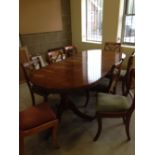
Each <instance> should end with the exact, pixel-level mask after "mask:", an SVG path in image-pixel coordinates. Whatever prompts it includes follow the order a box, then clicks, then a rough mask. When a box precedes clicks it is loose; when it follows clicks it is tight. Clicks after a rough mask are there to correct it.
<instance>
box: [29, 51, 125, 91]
mask: <svg viewBox="0 0 155 155" xmlns="http://www.w3.org/2000/svg"><path fill="white" fill-rule="evenodd" d="M121 58H125V54H122V53H115V52H104V51H103V50H101V49H93V50H85V51H82V52H79V53H78V54H77V55H75V56H73V57H70V58H67V59H66V60H64V61H61V62H58V63H55V64H50V65H47V66H46V67H43V68H41V69H39V70H37V71H35V72H34V74H33V75H32V77H31V81H32V83H33V84H35V85H36V86H40V87H42V88H46V89H48V90H51V91H58V92H59V91H62V90H63V91H67V90H72V89H79V88H89V87H91V86H93V84H95V83H96V82H98V81H99V80H100V79H101V78H102V77H104V76H105V75H106V73H107V72H108V71H109V70H110V69H111V66H112V65H113V64H115V63H117V62H119V61H120V59H121Z"/></svg>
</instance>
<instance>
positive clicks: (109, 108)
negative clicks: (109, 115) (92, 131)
mask: <svg viewBox="0 0 155 155" xmlns="http://www.w3.org/2000/svg"><path fill="white" fill-rule="evenodd" d="M128 108H129V103H128V99H127V98H126V97H124V96H120V95H112V94H106V93H98V96H97V107H96V110H97V112H119V111H124V110H127V109H128Z"/></svg>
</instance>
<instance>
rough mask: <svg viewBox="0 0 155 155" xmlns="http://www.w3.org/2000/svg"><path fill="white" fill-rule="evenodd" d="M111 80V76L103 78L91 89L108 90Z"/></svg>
mask: <svg viewBox="0 0 155 155" xmlns="http://www.w3.org/2000/svg"><path fill="white" fill-rule="evenodd" d="M109 82H110V79H109V78H103V79H101V80H100V81H99V83H98V84H97V85H96V86H94V87H93V88H92V89H91V90H94V91H100V92H106V91H107V89H108V86H109Z"/></svg>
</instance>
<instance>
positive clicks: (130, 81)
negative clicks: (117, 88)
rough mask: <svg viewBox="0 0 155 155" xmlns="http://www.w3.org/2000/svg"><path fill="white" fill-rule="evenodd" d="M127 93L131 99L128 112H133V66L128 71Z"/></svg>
mask: <svg viewBox="0 0 155 155" xmlns="http://www.w3.org/2000/svg"><path fill="white" fill-rule="evenodd" d="M127 95H130V97H131V99H132V104H131V106H130V108H129V111H128V112H129V113H131V112H133V111H134V109H135V68H132V69H131V70H130V72H129V78H128V82H127V94H126V96H127Z"/></svg>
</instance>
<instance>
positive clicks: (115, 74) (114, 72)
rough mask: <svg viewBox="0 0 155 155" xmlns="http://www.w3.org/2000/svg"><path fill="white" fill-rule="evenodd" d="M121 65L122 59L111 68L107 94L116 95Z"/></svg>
mask: <svg viewBox="0 0 155 155" xmlns="http://www.w3.org/2000/svg"><path fill="white" fill-rule="evenodd" d="M122 63H123V59H121V60H120V61H119V62H118V63H117V64H114V65H113V66H112V68H111V71H110V74H111V75H110V82H109V86H108V93H112V94H115V93H116V87H117V83H118V81H119V77H120V72H121V67H122Z"/></svg>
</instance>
